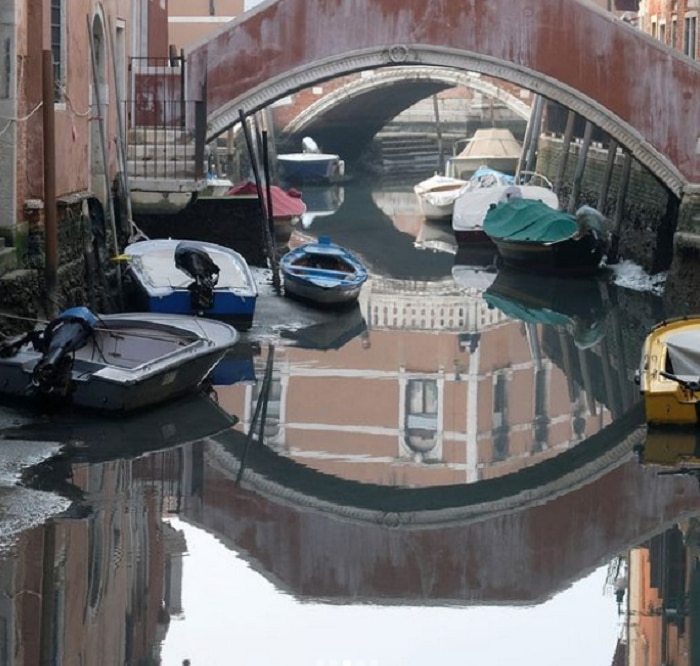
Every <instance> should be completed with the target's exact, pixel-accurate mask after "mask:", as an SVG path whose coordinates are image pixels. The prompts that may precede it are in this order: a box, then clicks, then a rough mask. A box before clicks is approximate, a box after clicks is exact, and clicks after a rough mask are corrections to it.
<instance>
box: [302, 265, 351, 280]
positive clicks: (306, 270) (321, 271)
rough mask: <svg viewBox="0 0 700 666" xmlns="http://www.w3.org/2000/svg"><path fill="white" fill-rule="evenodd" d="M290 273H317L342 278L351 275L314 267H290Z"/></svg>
mask: <svg viewBox="0 0 700 666" xmlns="http://www.w3.org/2000/svg"><path fill="white" fill-rule="evenodd" d="M290 270H291V271H295V272H296V271H298V272H301V273H319V274H323V275H339V276H342V277H348V276H350V275H352V272H350V271H334V270H331V269H329V268H318V267H316V266H290Z"/></svg>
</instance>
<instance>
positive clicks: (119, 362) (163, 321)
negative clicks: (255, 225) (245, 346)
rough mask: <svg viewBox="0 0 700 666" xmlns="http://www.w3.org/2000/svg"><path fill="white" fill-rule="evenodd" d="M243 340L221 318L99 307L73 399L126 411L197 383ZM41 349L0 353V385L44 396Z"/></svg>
mask: <svg viewBox="0 0 700 666" xmlns="http://www.w3.org/2000/svg"><path fill="white" fill-rule="evenodd" d="M237 341H238V333H237V332H236V330H235V329H234V328H233V327H231V326H229V325H228V324H225V323H223V322H218V321H212V320H208V319H197V318H195V317H187V316H180V315H169V314H157V315H156V314H147V315H144V314H141V313H122V314H113V315H101V316H100V317H99V325H98V328H97V330H96V332H95V334H94V336H93V338H92V339H91V341H90V342H89V343H88V344H87V345H85V346H84V347H82V348H80V349H78V350H76V351H75V352H74V359H73V365H72V371H71V393H70V395H69V396H68V397H67V398H66V399H67V400H68V401H69V402H70V403H71V404H73V405H76V406H79V407H86V408H91V409H98V410H105V411H113V412H127V411H132V410H135V409H142V408H145V407H150V406H152V405H155V404H159V403H162V402H165V401H167V400H170V399H172V398H174V397H176V396H179V395H183V394H185V393H188V392H191V391H194V390H196V389H197V388H198V387H199V386H200V385H201V384H202V382H203V381H204V380H205V379H206V378H207V377H208V376H209V374H210V373H211V372H212V370H213V369H214V367H215V366H216V364H217V363H218V362H219V361H220V360H221V359H222V358H223V356H224V355H225V354H226V352H227V351H228V350H229V349H230V348H231V347H233V346H234V345H235V344H236V342H237ZM41 357H42V354H41V353H40V352H39V351H36V350H34V349H33V347H32V346H31V345H26V346H24V347H22V348H20V350H19V351H18V352H17V353H16V354H15V355H13V356H9V357H0V393H2V394H4V395H7V396H14V397H23V398H32V399H37V400H40V399H46V398H49V399H50V398H51V396H52V394H48V395H47V394H42V393H38V392H37V390H36V388H35V387H34V386H33V384H32V371H33V370H34V367H35V366H36V365H37V364H38V362H39V361H40V359H41Z"/></svg>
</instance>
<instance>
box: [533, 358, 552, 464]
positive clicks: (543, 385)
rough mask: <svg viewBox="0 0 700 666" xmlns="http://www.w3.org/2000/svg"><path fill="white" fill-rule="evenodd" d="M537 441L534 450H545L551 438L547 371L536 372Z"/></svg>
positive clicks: (535, 451) (537, 451) (536, 451)
mask: <svg viewBox="0 0 700 666" xmlns="http://www.w3.org/2000/svg"><path fill="white" fill-rule="evenodd" d="M534 425H535V441H534V445H533V452H534V453H539V452H540V451H542V450H544V449H545V447H546V446H547V442H548V440H549V417H548V416H547V373H546V372H545V371H544V370H538V371H537V372H536V373H535V424H534Z"/></svg>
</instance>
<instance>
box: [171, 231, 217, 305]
mask: <svg viewBox="0 0 700 666" xmlns="http://www.w3.org/2000/svg"><path fill="white" fill-rule="evenodd" d="M175 266H177V267H178V268H179V269H180V270H181V271H183V272H184V273H186V274H187V275H189V276H190V277H191V278H192V279H193V282H192V283H191V284H190V285H189V286H188V287H187V288H188V289H189V291H190V298H191V302H192V309H193V310H194V311H195V312H202V311H204V310H208V309H209V308H211V307H212V306H213V305H214V287H215V286H216V283H217V282H218V281H219V272H220V269H219V267H218V266H217V265H216V264H215V263H214V261H213V260H212V258H211V257H210V256H209V255H208V254H207V253H206V252H205V251H204V250H203V249H202V248H201V247H199V246H198V245H196V244H195V243H189V242H187V241H180V242H179V243H178V244H177V245H176V246H175Z"/></svg>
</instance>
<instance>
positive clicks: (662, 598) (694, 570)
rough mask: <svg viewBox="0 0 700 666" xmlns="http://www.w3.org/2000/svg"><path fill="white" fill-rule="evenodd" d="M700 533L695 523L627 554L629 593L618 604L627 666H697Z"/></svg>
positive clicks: (695, 519)
mask: <svg viewBox="0 0 700 666" xmlns="http://www.w3.org/2000/svg"><path fill="white" fill-rule="evenodd" d="M699 532H700V521H699V520H698V518H696V517H694V518H691V519H689V520H687V521H685V522H683V523H680V524H679V525H677V526H674V527H672V528H670V529H668V530H667V531H665V532H663V533H662V534H658V535H657V536H655V537H653V538H652V539H651V540H649V541H648V542H646V543H644V544H643V545H642V546H640V547H637V548H634V549H633V550H631V551H630V552H629V555H628V560H629V587H628V589H627V598H626V599H625V598H623V600H622V603H621V604H620V612H621V615H622V617H623V618H624V620H625V625H624V640H625V642H626V644H627V652H628V654H627V663H629V664H674V665H675V666H684V665H689V664H696V663H698V661H697V660H698V650H700V646H699V645H698V627H699V626H700V569H699V567H700V564H699V561H698V557H699V556H700V550H699V548H698V545H699V544H700V540H699V539H698V533H699Z"/></svg>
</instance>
